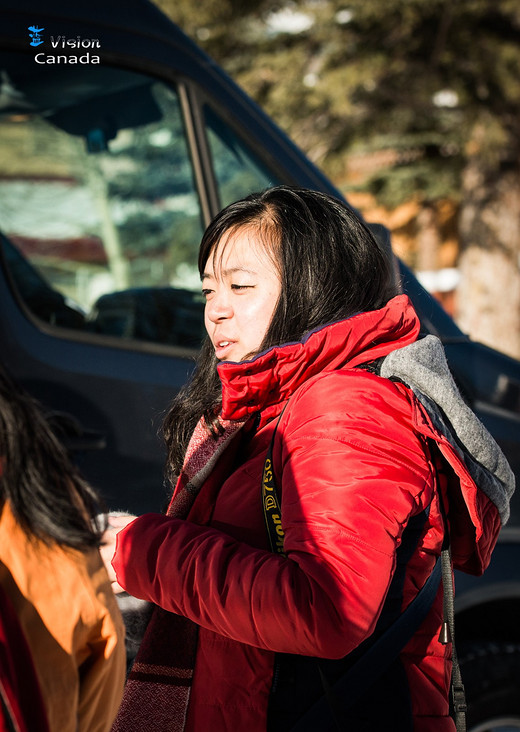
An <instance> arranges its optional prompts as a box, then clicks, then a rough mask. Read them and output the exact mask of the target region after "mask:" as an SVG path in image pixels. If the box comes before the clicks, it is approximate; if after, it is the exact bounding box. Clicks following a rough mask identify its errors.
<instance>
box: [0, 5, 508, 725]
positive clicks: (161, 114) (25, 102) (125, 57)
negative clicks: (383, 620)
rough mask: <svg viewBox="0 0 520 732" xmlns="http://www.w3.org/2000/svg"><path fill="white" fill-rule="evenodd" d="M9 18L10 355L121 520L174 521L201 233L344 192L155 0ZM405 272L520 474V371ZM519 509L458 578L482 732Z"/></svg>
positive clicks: (5, 40) (6, 356)
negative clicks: (170, 495)
mask: <svg viewBox="0 0 520 732" xmlns="http://www.w3.org/2000/svg"><path fill="white" fill-rule="evenodd" d="M0 14H1V15H0V17H1V23H0V360H1V362H2V363H3V364H4V365H5V366H6V367H7V368H8V370H9V371H10V372H11V373H12V375H13V376H15V377H16V378H17V379H18V380H19V381H20V382H21V383H23V384H24V385H25V386H26V387H27V388H28V389H29V390H30V391H31V392H32V393H33V394H34V395H35V396H36V397H37V398H39V399H40V400H41V401H42V402H43V404H44V406H45V408H46V410H47V411H48V413H49V415H50V418H51V419H52V420H53V422H54V424H55V425H56V428H57V429H59V430H60V434H61V435H62V438H63V440H64V442H65V443H66V444H67V446H68V447H69V448H70V450H71V451H73V453H74V455H75V458H76V460H77V462H78V463H79V465H80V467H81V469H82V471H83V472H84V474H85V475H86V477H87V478H88V479H89V480H90V481H91V482H92V483H93V484H95V485H96V486H97V487H98V488H100V489H101V490H102V492H103V494H104V496H105V498H106V500H107V502H108V504H109V506H110V507H111V508H113V509H118V508H124V509H127V510H130V511H132V512H134V513H142V512H144V511H150V510H152V511H154V510H155V511H158V510H161V509H162V507H163V505H164V502H165V499H166V489H165V487H164V486H163V478H162V472H163V450H162V445H161V440H160V438H159V437H158V434H157V433H158V430H159V429H160V425H161V421H162V417H163V415H164V413H165V410H166V409H167V406H168V404H169V402H170V400H171V398H172V396H173V395H174V394H175V393H176V392H177V390H178V389H179V388H180V387H181V386H182V385H183V384H184V383H185V381H186V379H187V377H188V375H189V373H190V371H191V369H192V368H193V362H194V358H195V356H196V353H197V349H198V347H199V345H200V342H201V338H202V318H201V313H202V301H201V296H200V282H199V278H198V272H197V249H198V243H199V240H200V236H201V233H202V231H203V229H204V228H205V226H206V225H207V223H208V222H209V220H210V219H211V218H212V216H213V215H214V214H215V213H216V212H217V211H218V210H219V209H220V208H221V207H222V206H224V205H226V204H227V203H229V202H231V201H233V200H235V199H237V198H240V197H242V196H244V195H246V194H247V193H249V192H251V191H253V190H258V189H262V188H265V187H268V186H271V185H275V184H278V183H287V184H297V185H301V186H306V187H310V188H316V189H319V190H323V191H328V192H331V193H333V194H336V195H340V194H339V193H338V192H337V191H336V190H335V189H334V187H333V186H332V184H331V183H330V182H329V181H328V180H327V178H326V177H325V176H324V175H323V174H322V173H321V172H320V171H319V170H317V169H316V168H315V167H314V166H313V165H312V164H311V163H310V162H309V161H308V160H307V159H306V157H305V156H304V155H303V154H302V153H301V152H300V151H299V150H298V149H297V148H296V147H295V146H294V144H293V143H291V141H290V140H289V139H288V138H287V137H286V135H284V134H283V133H282V132H281V131H280V130H279V129H278V128H277V127H276V126H275V125H274V124H273V122H272V121H271V120H270V119H269V118H268V117H267V116H266V115H265V114H264V113H263V112H262V111H261V110H260V109H259V108H258V107H257V106H256V105H255V104H254V102H252V100H251V99H249V98H248V97H247V96H246V95H245V94H244V93H243V92H242V91H241V90H240V89H239V88H237V86H236V85H235V84H234V83H233V82H232V81H231V80H230V79H229V78H228V77H227V76H226V75H225V74H224V73H223V72H222V70H221V69H219V67H218V66H217V65H216V64H215V63H214V62H213V61H212V60H211V59H210V58H208V57H207V56H206V55H205V54H204V53H203V52H202V51H201V50H200V49H199V48H198V47H197V46H196V45H195V44H194V43H193V42H192V41H190V40H189V39H188V38H187V37H186V36H185V35H184V34H183V33H182V32H181V31H180V29H179V28H178V27H177V26H175V25H174V24H173V23H172V22H171V21H169V20H168V19H167V18H166V17H165V16H164V15H163V14H162V13H161V12H160V11H159V10H158V9H157V8H156V7H155V6H153V5H151V4H149V3H148V2H146V0H132V2H130V3H125V2H122V0H111V1H110V2H107V0H88V2H87V0H76V1H75V2H68V3H65V2H64V1H63V0H47V2H45V3H41V2H37V0H12V1H11V0H2V1H1V2H0ZM369 225H370V226H371V228H372V229H373V231H374V233H375V234H376V235H377V236H379V237H381V238H382V239H383V240H384V241H385V243H387V244H388V245H389V246H390V241H389V235H388V232H387V231H386V230H385V229H384V228H383V227H382V226H379V225H377V224H369ZM396 276H398V277H399V278H400V280H401V282H402V286H403V288H404V290H405V291H406V292H407V293H408V294H409V295H410V297H411V299H412V300H413V302H414V305H415V307H416V309H417V311H418V312H419V314H420V316H421V320H422V324H423V328H424V330H425V332H430V333H435V334H436V335H438V336H439V337H440V338H441V340H442V341H443V343H444V345H445V348H446V351H447V354H448V358H449V361H450V365H451V368H452V371H453V373H454V376H455V378H456V380H457V382H458V383H459V385H460V387H461V390H462V391H463V393H464V395H465V396H466V398H467V399H468V401H469V402H470V403H471V405H472V407H473V408H474V409H475V411H476V412H477V413H478V414H479V416H480V418H481V419H482V421H483V422H484V423H485V424H486V425H487V427H488V428H489V430H490V431H491V432H492V433H493V435H494V436H495V438H496V439H497V441H498V442H499V443H500V445H501V446H502V448H503V450H504V452H505V453H506V455H507V456H508V458H509V460H510V462H511V464H512V466H513V469H514V470H515V473H516V475H517V476H518V475H519V473H520V364H519V363H518V362H517V361H515V360H513V359H510V358H508V357H506V356H504V355H503V354H500V353H498V352H496V351H493V350H492V349H489V348H486V347H484V346H482V345H480V344H478V343H474V342H471V341H470V340H469V339H468V338H467V336H465V335H464V334H463V333H461V331H460V330H459V328H458V327H457V326H456V325H455V323H454V322H453V321H452V320H451V319H450V318H449V317H448V315H447V314H446V313H445V312H444V311H443V310H442V308H441V307H440V306H439V305H438V304H437V303H436V302H435V301H434V300H433V299H432V298H431V297H430V295H429V294H428V293H427V292H426V291H425V290H424V289H423V288H422V287H421V286H420V285H419V283H418V282H417V280H416V279H415V277H414V276H413V274H412V273H411V272H410V271H408V270H407V269H406V267H404V265H402V264H401V263H399V262H397V261H396ZM519 500H520V496H518V497H517V498H516V499H514V503H513V506H512V517H511V521H510V524H509V525H508V527H506V528H505V529H504V530H503V532H502V534H501V541H500V543H499V545H498V546H497V549H496V552H495V555H494V558H493V561H492V564H491V566H490V568H489V570H488V571H487V572H486V574H485V575H484V577H483V578H482V579H474V578H470V577H467V576H458V577H457V600H456V603H457V604H456V610H457V613H458V623H457V630H458V646H459V655H461V657H462V665H463V673H464V680H465V683H466V687H467V691H468V698H469V702H470V705H469V724H468V728H469V729H470V730H472V732H484V731H485V730H489V731H491V730H495V731H496V730H510V729H513V728H514V729H520V693H519V692H520V681H519V679H520V629H519V623H518V618H519V617H520V529H519V522H520V504H519Z"/></svg>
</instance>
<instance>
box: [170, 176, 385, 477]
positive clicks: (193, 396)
mask: <svg viewBox="0 0 520 732" xmlns="http://www.w3.org/2000/svg"><path fill="white" fill-rule="evenodd" d="M242 227H244V228H247V229H248V230H249V231H253V232H254V233H255V234H257V235H258V237H259V238H260V240H261V241H262V242H263V243H264V244H265V246H266V248H267V249H268V251H269V252H270V254H271V255H272V256H273V259H274V261H275V262H276V265H277V267H278V269H279V272H280V277H281V281H282V286H281V294H280V298H279V301H278V304H277V306H276V309H275V312H274V314H273V318H272V321H271V324H270V326H269V328H268V330H267V333H266V334H265V338H264V340H263V343H262V344H261V346H260V351H259V352H261V351H264V350H266V349H268V348H271V347H272V346H277V345H281V344H283V343H287V342H292V341H299V340H301V339H302V338H303V336H304V335H305V333H307V332H308V331H310V330H313V329H314V328H317V327H319V326H322V325H325V324H327V323H332V322H334V321H336V320H341V319H343V318H346V317H349V316H350V315H353V314H354V313H357V312H364V311H368V310H376V309H378V308H380V307H383V305H385V304H386V303H387V302H388V300H389V299H390V298H391V297H393V296H394V295H395V294H397V290H396V286H395V284H394V277H393V270H392V265H391V261H390V256H389V253H388V252H386V251H385V249H384V246H383V245H382V244H381V243H380V242H379V241H378V240H377V239H376V238H375V237H374V236H373V235H372V233H371V232H370V230H369V229H368V228H367V227H366V226H365V224H364V223H363V222H362V221H361V220H360V219H359V217H358V216H357V215H356V214H355V213H354V212H353V211H352V210H351V209H350V208H349V207H348V206H347V205H346V204H345V203H344V202H342V201H340V200H338V199H336V198H334V197H333V196H330V195H327V194H325V193H320V192H317V191H312V190H307V189H300V188H291V187H287V186H279V187H276V188H270V189H268V190H266V191H264V192H262V193H254V194H252V195H250V196H248V197H247V198H244V199H242V200H240V201H237V202H235V203H232V204H230V205H229V206H227V207H226V208H225V209H223V210H222V211H221V212H220V213H219V214H218V215H217V216H216V217H215V218H214V219H213V221H212V222H211V223H210V225H209V226H208V228H207V229H206V231H205V233H204V236H203V237H202V241H201V245H200V252H199V271H200V273H201V275H202V273H203V271H204V268H205V266H206V262H207V261H208V258H209V257H210V256H212V254H215V252H216V246H217V244H218V243H219V242H220V241H221V240H222V238H223V236H224V235H225V234H227V233H232V232H235V231H236V230H238V229H240V228H242ZM221 254H222V252H221V251H220V248H219V255H221ZM216 366H217V360H216V358H215V354H214V349H213V346H212V344H211V342H210V340H209V339H206V341H205V343H204V345H203V347H202V350H201V353H200V355H199V359H198V361H197V368H196V370H195V373H194V376H193V378H192V380H191V381H190V382H189V383H188V384H187V386H186V387H185V388H184V389H183V390H182V391H181V392H180V393H179V394H178V396H177V397H176V398H175V400H174V402H173V404H172V406H171V408H170V411H169V413H168V415H167V417H166V419H165V421H164V426H163V431H164V437H165V441H166V445H167V450H168V461H167V470H168V471H169V474H170V478H173V476H174V475H176V474H177V473H178V472H179V470H180V468H181V467H182V460H183V455H184V452H185V449H186V446H187V442H188V440H189V437H190V435H191V432H192V431H193V429H194V427H195V424H196V422H197V421H198V419H200V417H201V415H204V417H205V419H206V423H207V424H208V427H209V428H210V429H211V426H212V425H213V424H214V418H215V415H216V414H217V413H218V410H219V405H220V395H221V388H220V380H219V377H218V372H217V368H216Z"/></svg>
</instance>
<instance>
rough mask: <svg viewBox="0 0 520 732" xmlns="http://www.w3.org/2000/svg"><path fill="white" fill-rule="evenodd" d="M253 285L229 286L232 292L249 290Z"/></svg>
mask: <svg viewBox="0 0 520 732" xmlns="http://www.w3.org/2000/svg"><path fill="white" fill-rule="evenodd" d="M253 287H254V285H231V289H232V290H250V289H252V288H253Z"/></svg>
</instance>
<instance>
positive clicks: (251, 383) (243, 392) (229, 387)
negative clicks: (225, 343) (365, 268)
mask: <svg viewBox="0 0 520 732" xmlns="http://www.w3.org/2000/svg"><path fill="white" fill-rule="evenodd" d="M419 330H420V322H419V318H418V317H417V315H416V313H415V310H414V309H413V307H412V305H411V303H410V300H409V299H408V297H407V296H406V295H398V296H397V297H394V298H392V300H390V301H389V302H388V303H387V305H385V307H383V308H381V309H380V310H371V311H369V312H366V313H358V314H357V315H353V316H351V317H350V318H346V319H345V320H339V321H337V322H334V323H330V324H329V325H325V326H323V327H321V328H318V329H316V330H314V331H311V332H310V333H308V334H307V335H306V336H305V338H304V339H303V340H302V341H299V342H296V343H286V344H283V345H281V346H275V347H273V348H270V349H269V350H267V351H265V352H264V353H260V354H259V355H258V356H255V357H254V358H252V359H250V360H249V361H241V362H240V363H234V362H232V361H223V362H222V363H220V364H219V365H218V371H219V375H220V379H221V381H222V417H223V418H224V419H233V420H237V419H244V418H247V417H248V416H250V415H251V414H254V413H255V412H258V411H263V410H265V409H266V408H269V407H272V406H273V407H274V406H276V405H279V404H280V403H281V402H284V401H285V400H286V399H288V398H289V396H290V395H291V394H292V393H293V392H294V391H295V390H296V389H297V388H298V387H299V386H300V385H301V384H303V383H304V382H305V381H306V380H307V379H309V378H311V377H312V376H314V375H316V374H319V373H324V372H326V371H335V370H337V369H340V368H346V367H354V366H358V365H359V364H361V363H366V362H367V361H372V360H375V359H378V358H381V357H382V356H386V355H387V354H389V353H390V352H391V351H393V350H394V349H395V348H401V347H404V346H407V345H409V344H411V343H413V342H414V341H415V340H416V339H417V336H418V335H419ZM273 411H274V410H273ZM270 416H272V415H270Z"/></svg>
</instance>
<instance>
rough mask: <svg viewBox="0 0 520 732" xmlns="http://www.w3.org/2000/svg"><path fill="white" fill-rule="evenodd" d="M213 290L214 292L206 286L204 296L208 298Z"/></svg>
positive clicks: (203, 291)
mask: <svg viewBox="0 0 520 732" xmlns="http://www.w3.org/2000/svg"><path fill="white" fill-rule="evenodd" d="M212 292H213V290H208V289H206V288H203V290H202V296H203V297H205V298H208V297H209V296H210V295H211V293H212Z"/></svg>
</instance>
